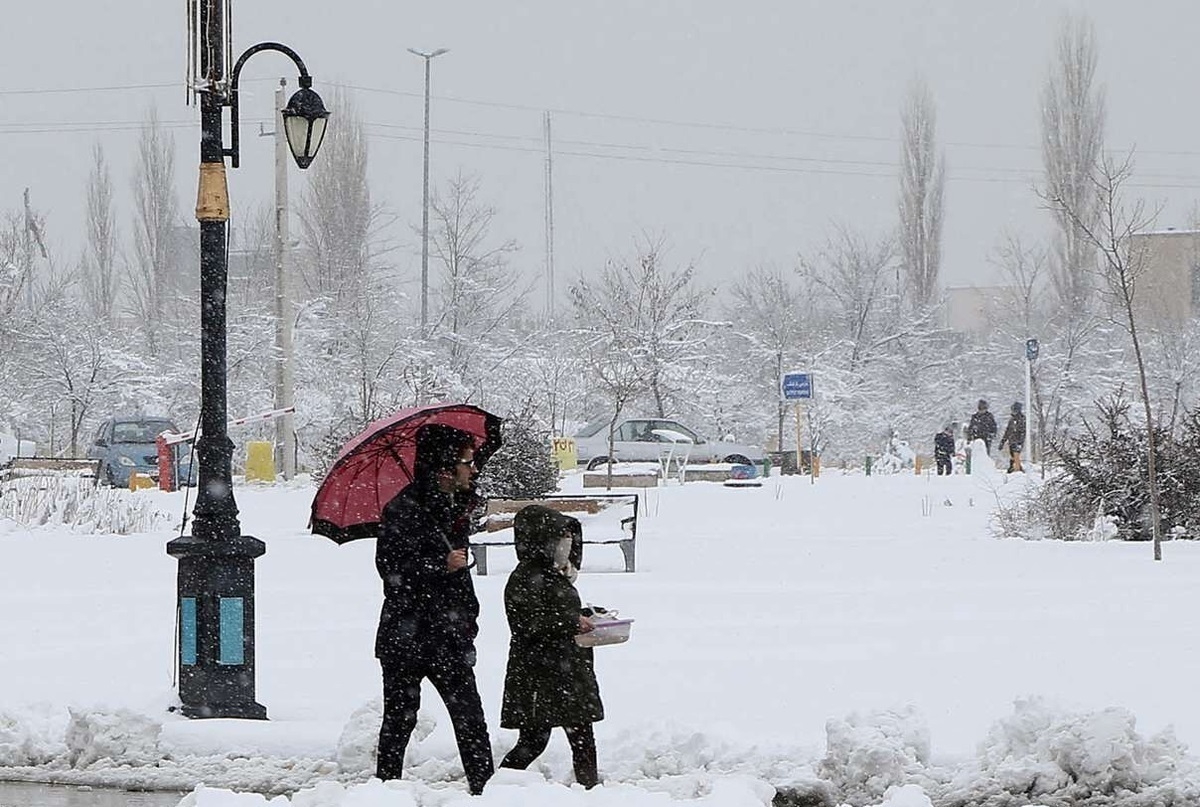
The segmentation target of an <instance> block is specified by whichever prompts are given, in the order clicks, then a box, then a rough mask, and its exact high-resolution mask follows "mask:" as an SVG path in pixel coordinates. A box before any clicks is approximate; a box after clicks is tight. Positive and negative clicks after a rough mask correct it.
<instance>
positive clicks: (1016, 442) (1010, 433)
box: [1000, 401, 1025, 474]
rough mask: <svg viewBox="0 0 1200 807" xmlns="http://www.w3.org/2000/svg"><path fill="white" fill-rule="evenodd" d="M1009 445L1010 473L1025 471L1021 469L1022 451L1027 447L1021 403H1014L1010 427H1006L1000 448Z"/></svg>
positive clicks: (1009, 419)
mask: <svg viewBox="0 0 1200 807" xmlns="http://www.w3.org/2000/svg"><path fill="white" fill-rule="evenodd" d="M1005 444H1007V445H1008V472H1009V473H1010V474H1011V473H1012V472H1013V471H1024V470H1025V469H1024V468H1023V467H1021V449H1022V448H1024V447H1025V415H1024V413H1023V412H1022V411H1021V404H1020V402H1019V401H1014V402H1013V405H1012V414H1011V415H1010V416H1009V418H1008V425H1007V426H1005V427H1004V436H1003V437H1001V438H1000V448H1001V449H1003V448H1004V446H1005Z"/></svg>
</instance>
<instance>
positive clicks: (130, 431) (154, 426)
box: [113, 420, 175, 443]
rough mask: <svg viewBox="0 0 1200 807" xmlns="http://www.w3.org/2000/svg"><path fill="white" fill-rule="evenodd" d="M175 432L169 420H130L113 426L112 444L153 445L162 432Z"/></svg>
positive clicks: (173, 425)
mask: <svg viewBox="0 0 1200 807" xmlns="http://www.w3.org/2000/svg"><path fill="white" fill-rule="evenodd" d="M173 431H175V424H174V423H172V422H171V421H169V420H131V421H126V422H124V423H114V424H113V442H114V443H153V442H154V438H155V437H158V436H159V435H160V434H162V433H163V432H173Z"/></svg>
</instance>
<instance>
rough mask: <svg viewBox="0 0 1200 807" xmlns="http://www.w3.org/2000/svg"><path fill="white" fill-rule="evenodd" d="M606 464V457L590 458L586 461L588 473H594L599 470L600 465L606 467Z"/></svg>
mask: <svg viewBox="0 0 1200 807" xmlns="http://www.w3.org/2000/svg"><path fill="white" fill-rule="evenodd" d="M607 464H608V457H592V458H591V460H589V461H588V464H587V469H588V470H589V471H594V470H596V469H597V468H599V467H600V466H601V465H607Z"/></svg>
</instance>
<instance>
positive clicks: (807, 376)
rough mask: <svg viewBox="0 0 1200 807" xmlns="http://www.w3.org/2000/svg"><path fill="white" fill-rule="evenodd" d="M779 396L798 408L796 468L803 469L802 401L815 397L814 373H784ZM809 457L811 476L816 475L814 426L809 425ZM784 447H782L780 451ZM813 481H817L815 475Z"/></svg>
mask: <svg viewBox="0 0 1200 807" xmlns="http://www.w3.org/2000/svg"><path fill="white" fill-rule="evenodd" d="M779 396H780V397H781V398H782V399H783V400H784V401H791V402H792V404H793V405H794V406H795V408H796V468H797V469H799V468H801V467H803V464H804V463H803V457H804V451H803V449H802V447H801V444H802V436H803V434H804V414H803V410H802V408H801V403H800V402H801V401H809V400H812V397H813V377H812V373H784V374H783V377H781V378H780V379H779ZM808 444H809V456H808V469H809V474H813V473H814V468H815V465H814V462H815V460H814V455H813V451H812V424H811V422H810V423H809V440H808ZM782 448H783V447H782V446H780V449H782ZM812 481H815V475H814V478H813V480H812Z"/></svg>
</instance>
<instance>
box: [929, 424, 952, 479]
mask: <svg viewBox="0 0 1200 807" xmlns="http://www.w3.org/2000/svg"><path fill="white" fill-rule="evenodd" d="M953 457H954V427H953V426H947V427H946V428H944V429H942V430H941V431H940V432H938V433H937V435H936V436H935V437H934V438H933V458H934V459H935V460H936V461H937V474H938V476H942V475H949V474H952V473H954V462H953Z"/></svg>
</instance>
